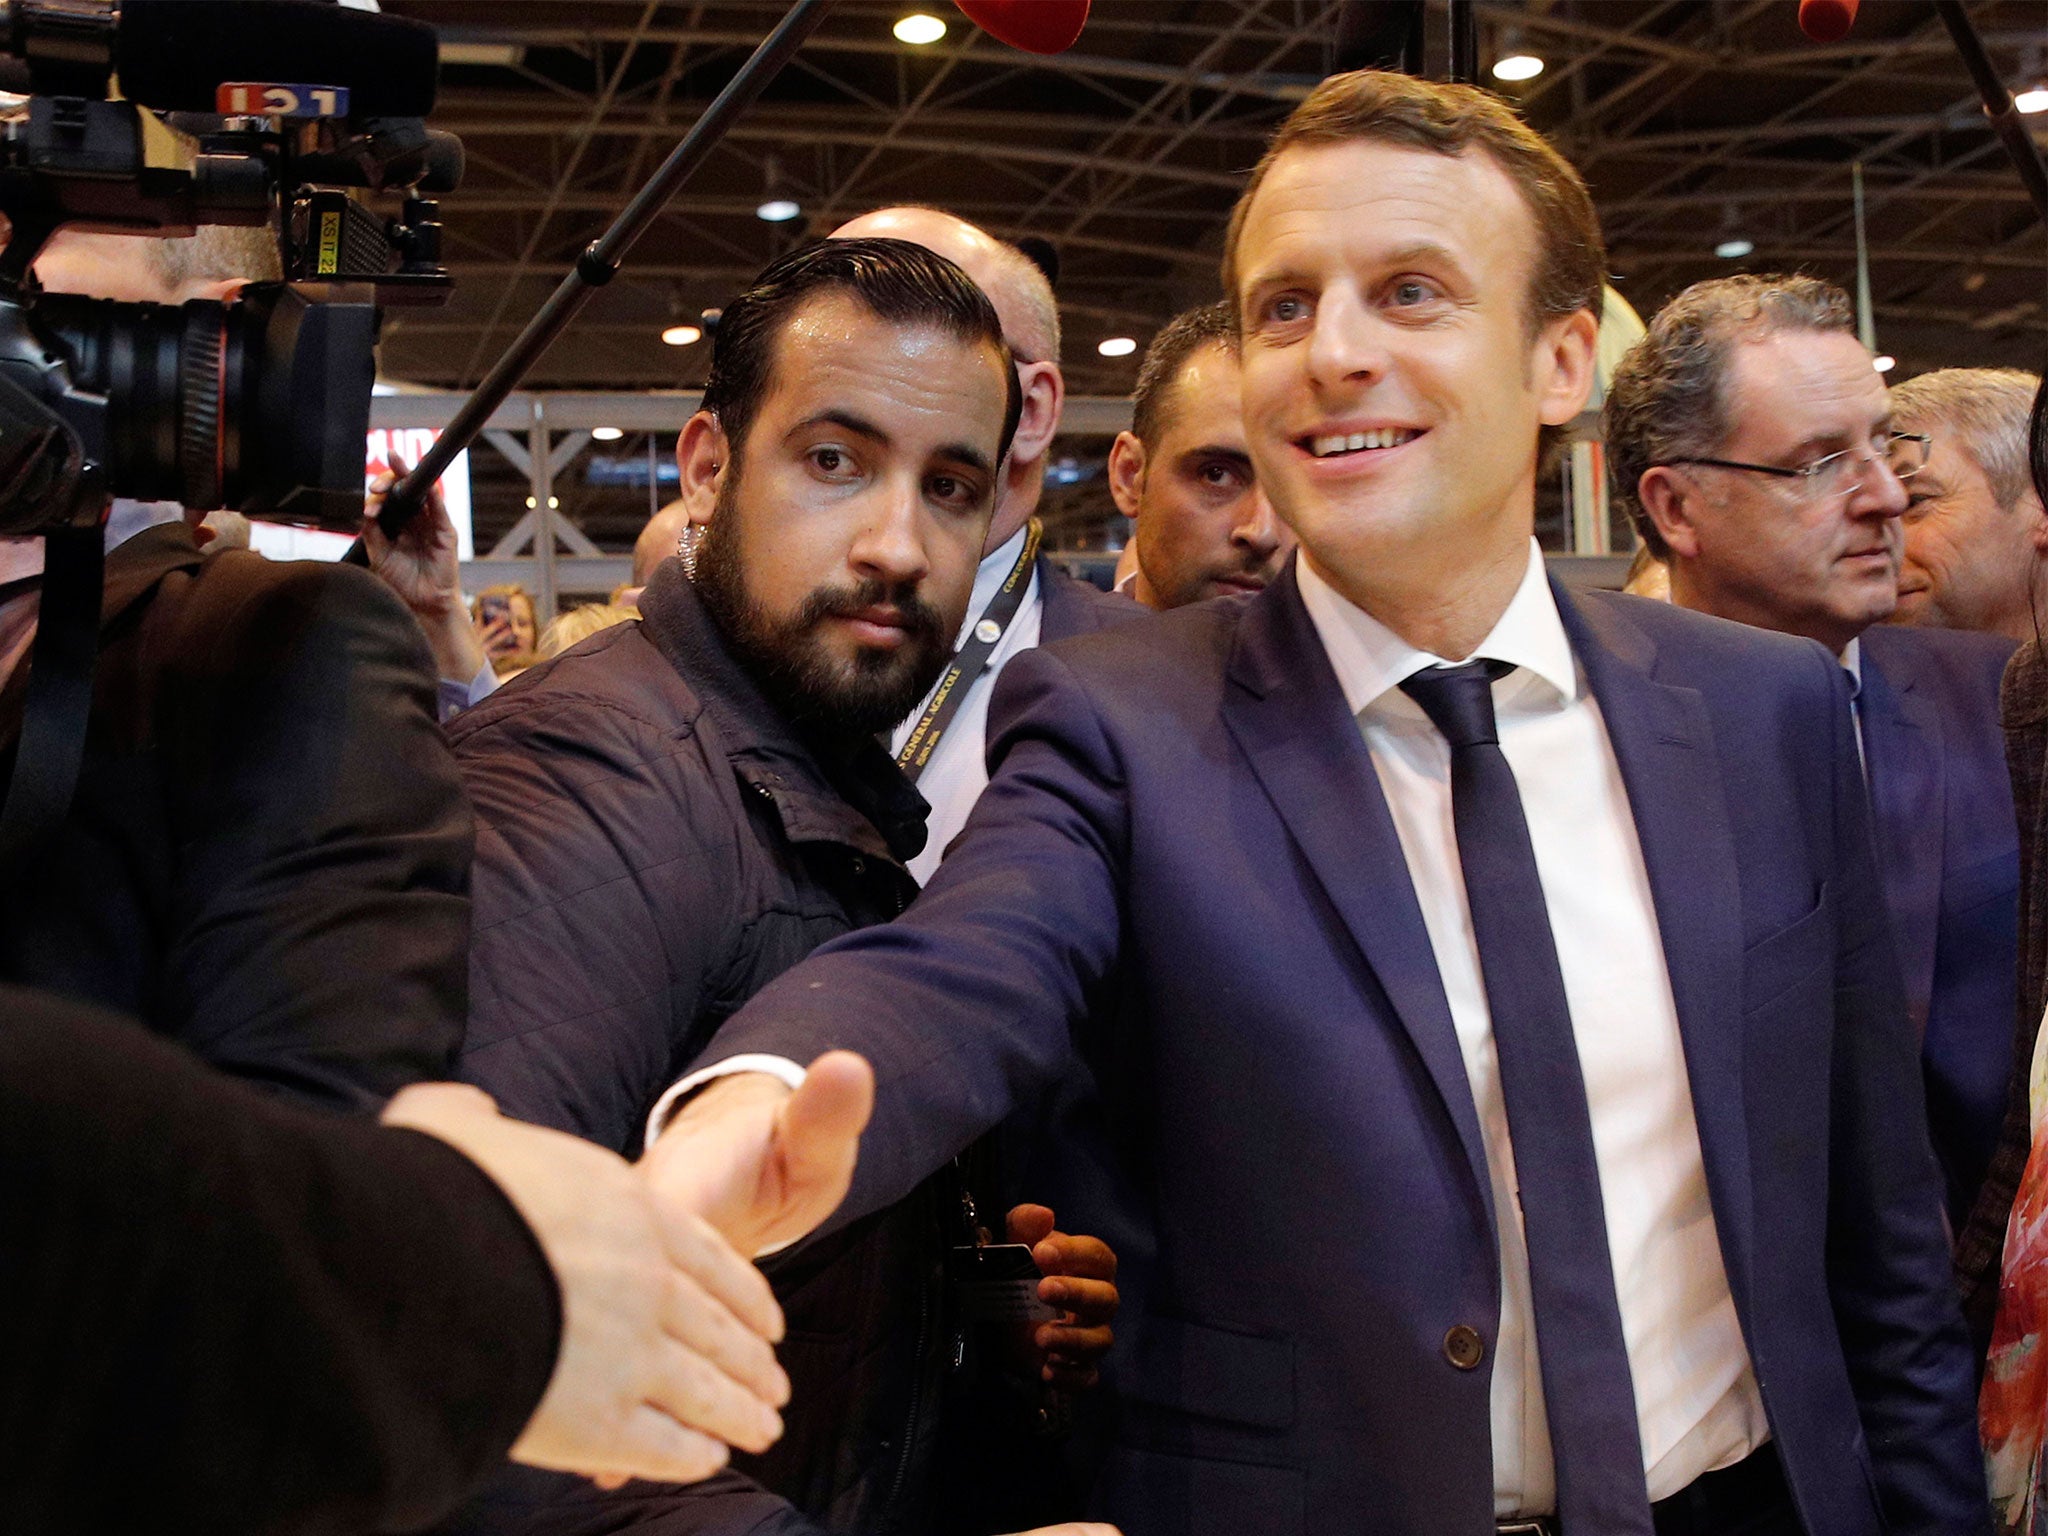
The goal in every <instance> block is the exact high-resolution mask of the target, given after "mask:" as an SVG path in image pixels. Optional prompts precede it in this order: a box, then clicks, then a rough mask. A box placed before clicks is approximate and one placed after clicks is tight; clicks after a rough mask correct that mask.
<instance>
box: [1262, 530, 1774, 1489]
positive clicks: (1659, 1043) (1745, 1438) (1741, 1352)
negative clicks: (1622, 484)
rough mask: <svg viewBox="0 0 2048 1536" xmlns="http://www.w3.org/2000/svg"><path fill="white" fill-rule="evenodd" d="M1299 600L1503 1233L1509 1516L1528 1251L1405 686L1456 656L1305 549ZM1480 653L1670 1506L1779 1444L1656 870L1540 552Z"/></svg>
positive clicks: (1649, 1452) (1643, 1421) (1440, 763)
mask: <svg viewBox="0 0 2048 1536" xmlns="http://www.w3.org/2000/svg"><path fill="white" fill-rule="evenodd" d="M1298 569H1299V572H1300V583H1301V595H1302V601H1303V603H1304V604H1305V605H1306V606H1307V608H1308V612H1309V616H1310V618H1311V619H1312V620H1313V621H1314V623H1315V627H1316V632H1317V634H1318V635H1319V636H1321V638H1322V642H1323V646H1324V648H1325V650H1327V651H1328V653H1329V656H1330V662H1331V665H1332V666H1333V667H1334V668H1335V670H1336V674H1337V679H1338V681H1339V683H1341V684H1342V686H1343V689H1344V697H1345V700H1346V702H1348V703H1349V704H1350V706H1351V709H1352V711H1353V713H1354V714H1356V715H1357V717H1358V723H1359V729H1360V730H1361V731H1362V733H1363V734H1364V737H1365V744H1366V747H1367V749H1368V750H1369V751H1370V753H1371V754H1372V762H1373V767H1374V769H1375V770H1376V771H1377V773H1378V775H1379V781H1380V787H1381V789H1382V790H1383V791H1384V792H1385V794H1386V799H1387V807H1388V809H1389V811H1391V812H1392V815H1393V821H1394V828H1395V831H1396V833H1397V835H1398V836H1399V838H1400V842H1401V852H1402V854H1403V856H1404V857H1405V858H1406V860H1407V864H1408V874H1409V878H1410V879H1411V880H1412V882H1413V883H1414V887H1415V896H1416V900H1417V901H1418V902H1419V903H1420V904H1421V908H1422V918H1423V923H1424V925H1425V926H1426V927H1427V929H1428V931H1429V942H1430V948H1431V949H1432V950H1433V951H1434V952H1435V954H1436V963H1437V971H1438V973H1439V974H1440V975H1441V977H1442V978H1443V986H1444V994H1445V997H1446V999H1447V1001H1448V1002H1449V1004H1450V1012H1451V1021H1452V1024H1453V1025H1454V1026H1455V1028H1456V1029H1457V1033H1458V1045H1459V1049H1460V1050H1461V1052H1462V1053H1463V1055H1464V1059H1465V1075H1466V1078H1467V1080H1468V1081H1469V1082H1470V1084H1471V1088H1472V1099H1473V1103H1474V1106H1475V1107H1476V1108H1477V1110H1478V1115H1479V1128H1480V1132H1481V1135H1482V1137H1483V1138H1484V1141H1485V1144H1486V1161H1487V1170H1488V1173H1489V1175H1490V1176H1491V1179H1492V1184H1493V1206H1494V1212H1495V1215H1496V1218H1497V1221H1498V1224H1499V1227H1500V1260H1501V1318H1500V1334H1499V1337H1498V1338H1497V1339H1494V1340H1491V1341H1489V1342H1490V1345H1491V1348H1492V1350H1493V1396H1492V1404H1493V1490H1494V1509H1495V1512H1496V1513H1497V1514H1498V1515H1500V1516H1503V1517H1508V1516H1515V1515H1534V1514H1548V1513H1551V1512H1552V1511H1553V1510H1554V1509H1555V1507H1556V1479H1555V1476H1554V1471H1553V1464H1552V1460H1551V1451H1550V1432H1549V1428H1548V1425H1547V1423H1546V1421H1545V1418H1544V1408H1543V1382H1542V1377H1541V1375H1540V1373H1539V1368H1538V1363H1537V1353H1536V1337H1535V1331H1534V1327H1535V1325H1534V1320H1533V1318H1532V1316H1531V1312H1530V1297H1529V1256H1528V1250H1527V1248H1526V1247H1525V1245H1524V1241H1523V1237H1522V1222H1521V1209H1520V1205H1519V1202H1518V1199H1517V1196H1516V1192H1515V1190H1516V1185H1515V1168H1514V1152H1513V1149H1512V1147H1511V1145H1510V1143H1509V1137H1508V1121H1507V1107H1506V1104H1505V1102H1504V1101H1503V1099H1502V1095H1501V1084H1500V1064H1499V1059H1498V1057H1497V1056H1496V1054H1495V1050H1494V1041H1493V1021H1492V1018H1491V1015H1490V1013H1489V1011H1488V1008H1487V1001H1486V989H1485V985H1484V982H1483V981H1482V979H1481V974H1480V969H1479V948H1478V944H1477V942H1476V940H1475V939H1474V938H1473V933H1472V915H1471V910H1470V908H1469V906H1468V905H1467V903H1466V899H1465V882H1464V877H1463V874H1462V872H1461V868H1460V865H1459V861H1458V844H1457V835H1456V832H1455V831H1454V830H1453V827H1452V824H1451V783H1450V768H1451V754H1450V747H1449V745H1448V744H1447V743H1446V742H1445V740H1444V738H1443V736H1442V735H1441V734H1440V733H1439V732H1438V731H1437V729H1436V727H1435V726H1433V725H1431V724H1430V723H1429V720H1428V717H1427V716H1425V715H1424V714H1423V712H1422V709H1421V707H1420V706H1419V705H1417V704H1416V703H1415V702H1414V701H1413V700H1412V699H1410V698H1409V697H1408V696H1407V695H1406V694H1404V693H1402V692H1401V691H1400V688H1399V684H1400V683H1401V682H1402V681H1403V680H1404V679H1405V678H1407V677H1409V676H1411V675H1412V674H1414V673H1416V672H1419V671H1421V670H1422V669H1423V668H1425V667H1431V666H1440V665H1444V664H1446V663H1447V662H1450V661H1453V660H1455V661H1461V662H1462V661H1467V660H1470V659H1472V658H1471V657H1457V658H1446V657H1439V656H1432V655H1430V654H1429V653H1427V652H1425V651H1419V650H1416V649H1415V648H1414V647H1413V646H1411V645H1409V644H1408V643H1407V642H1406V641H1404V640H1402V639H1401V638H1400V637H1399V636H1397V635H1395V634H1394V633H1393V632H1392V631H1391V630H1389V629H1388V628H1386V626H1385V625H1383V624H1381V623H1379V622H1378V621H1377V620H1375V619H1373V618H1372V617H1371V616H1369V615H1368V614H1366V613H1365V612H1364V611H1362V610H1361V609H1359V608H1358V607H1357V606H1356V605H1354V604H1352V603H1350V602H1349V601H1347V600H1346V599H1345V598H1343V597H1341V596H1340V595H1338V593H1337V592H1336V591H1335V590H1334V589H1333V588H1332V587H1331V586H1330V585H1329V583H1328V582H1327V581H1325V580H1324V579H1323V578H1322V577H1321V576H1320V575H1319V574H1318V573H1317V572H1316V570H1315V567H1314V565H1313V564H1312V563H1311V562H1310V561H1309V560H1307V559H1306V558H1304V559H1302V560H1301V561H1300V563H1299V566H1298ZM1473 656H1483V657H1486V658H1488V659H1490V660H1496V661H1504V662H1509V663H1511V664H1513V665H1514V666H1515V667H1517V668H1518V669H1519V670H1517V671H1515V672H1513V673H1510V674H1509V675H1508V676H1506V677H1504V678H1502V679H1500V680H1499V681H1498V682H1496V683H1495V684H1494V688H1493V691H1494V707H1495V711H1496V714H1497V717H1498V722H1499V733H1500V746H1501V751H1502V752H1503V753H1504V754H1505V755H1506V757H1507V760H1508V764H1509V766H1510V767H1511V768H1513V769H1514V773H1515V779H1516V782H1517V783H1518V784H1519V786H1520V788H1521V792H1522V809H1523V814H1524V816H1525V817H1526V818H1527V821H1528V824H1529V840H1530V842H1531V843H1532V844H1533V845H1534V848H1535V854H1536V868H1537V873H1538V875H1539V876H1540V877H1541V879H1542V882H1543V893H1544V900H1545V903H1546V905H1547V906H1548V907H1549V911H1550V926H1551V933H1552V936H1553V937H1554V938H1555V940H1556V942H1557V959H1558V967H1559V969H1560V970H1561V971H1562V972H1563V975H1564V989H1565V996H1566V999H1567V1000H1568V1002H1569V1003H1570V1006H1571V1014H1572V1033H1573V1036H1574V1037H1575V1039H1576V1040H1577V1042H1578V1048H1579V1061H1580V1066H1581V1070H1582V1071H1583V1073H1584V1075H1585V1081H1586V1099H1587V1103H1588V1106H1589V1108H1590V1110H1591V1114H1592V1122H1593V1150H1594V1155H1595V1158H1596V1160H1597V1162H1598V1164H1599V1168H1600V1190H1601V1198H1602V1202H1603V1204H1604V1205H1605V1208H1606V1217H1607V1246H1608V1252H1609V1255H1610V1257H1611V1259H1612V1260H1613V1264H1614V1278H1615V1292H1616V1295H1617V1297H1618V1299H1619V1301H1620V1306H1621V1322H1622V1333H1623V1336H1624V1338H1625V1340H1626V1343H1627V1346H1628V1358H1629V1369H1630V1372H1631V1374H1632V1376H1633V1378H1634V1382H1635V1394H1636V1419H1637V1423H1638V1426H1639V1428H1640V1432H1641V1436H1642V1444H1643V1465H1644V1470H1645V1472H1646V1474H1647V1476H1648V1480H1649V1492H1650V1497H1651V1498H1652V1499H1653V1500H1655V1499H1661V1498H1667V1497H1669V1496H1670V1495H1671V1494H1674V1493H1676V1492H1678V1491H1679V1490H1680V1489H1682V1488H1684V1487H1685V1486H1686V1485H1687V1484H1689V1483H1691V1482H1692V1481H1693V1480H1694V1479H1695V1478H1697V1477H1699V1476H1700V1475H1701V1474H1702V1473H1704V1472H1709V1471H1712V1470H1713V1469H1715V1468H1716V1467H1722V1466H1727V1465H1730V1464H1732V1463H1734V1462H1736V1461H1739V1460H1741V1459H1742V1457H1744V1456H1746V1455H1748V1454H1749V1453H1750V1451H1752V1450H1754V1449H1755V1448H1756V1447H1757V1446H1759V1445H1761V1444H1763V1442H1764V1441H1765V1440H1767V1439H1768V1438H1769V1430H1768V1428H1767V1426H1766V1424H1765V1420H1764V1411H1763V1400H1762V1398H1761V1396H1760V1395H1759V1393H1758V1391H1757V1385H1756V1374H1755V1371H1754V1370H1753V1368H1752V1367H1751V1364H1750V1359H1749V1351H1748V1349H1747V1347H1746V1346H1745V1345H1744V1343H1743V1340H1742V1332H1741V1328H1740V1326H1739V1325H1738V1323H1737V1321H1736V1316H1735V1303H1734V1300H1733V1298H1732V1297H1731V1296H1730V1294H1729V1290H1728V1276H1727V1271H1726V1269H1725V1267H1724V1265H1723V1263H1722V1259H1721V1244H1720V1240H1719V1238H1718V1236H1717V1235H1716V1233H1715V1230H1714V1216H1713V1212H1712V1210H1711V1209H1710V1208H1709V1206H1708V1203H1707V1178H1706V1169H1705V1166H1704V1164H1703V1162H1702V1160H1701V1155H1700V1140H1699V1129H1698V1126H1697V1124H1696V1122H1695V1120H1694V1118H1693V1105H1692V1095H1691V1089H1690V1086H1689V1083H1688V1081H1687V1076H1686V1068H1685V1057H1684V1054H1683V1051H1682V1049H1681V1046H1680V1039H1679V1032H1678V1013H1677V1007H1676V1005H1675V1003H1674V1002H1673V1000H1672V996H1671V979H1670V976H1669V974H1668V972H1667V971H1666V968H1665V964H1664V951H1663V947H1662V944H1661V942H1660V940H1659V937H1658V930H1657V915H1656V911H1655V909H1654V907H1653V906H1652V904H1651V899H1650V886H1649V876H1648V873H1647V872H1646V870H1645V869H1644V866H1643V855H1642V848H1641V846H1640V844H1639V843H1638V841H1637V838H1636V828H1635V820H1634V818H1633V816H1632V814H1631V813H1630V810H1629V804H1628V794H1627V791H1626V789H1625V788H1624V786H1623V784H1622V781H1621V772H1620V768H1619V766H1618V765H1617V763H1616V761H1615V756H1614V748H1613V744H1612V743H1611V742H1610V741H1609V739H1608V735H1607V728H1606V725H1605V724H1604V722H1603V721H1602V719H1601V716H1600V706H1599V704H1598V703H1597V702H1596V701H1595V700H1594V698H1593V696H1592V694H1591V693H1590V692H1589V691H1588V689H1587V687H1586V682H1585V677H1584V675H1583V672H1582V671H1581V669H1580V668H1579V666H1578V664H1577V662H1576V660H1575V659H1574V657H1573V655H1572V649H1571V643H1570V641H1569V640H1568V639H1567V638H1566V635H1565V632H1564V625H1563V622H1562V620H1561V619H1560V618H1559V617H1558V612H1557V604H1556V602H1555V600H1554V599H1553V598H1552V596H1551V592H1550V587H1549V584H1548V582H1547V581H1546V579H1545V576H1544V569H1543V557H1542V554H1541V552H1540V551H1539V550H1538V549H1537V548H1536V546H1535V544H1534V542H1533V541H1532V542H1531V544H1530V550H1529V568H1528V572H1527V574H1526V575H1525V576H1524V577H1523V580H1522V584H1521V587H1520V588H1519V589H1518V590H1517V591H1516V593H1515V596H1514V600H1513V601H1512V602H1511V603H1510V604H1509V605H1508V608H1507V611H1506V612H1505V613H1504V614H1502V615H1501V618H1500V621H1499V622H1498V623H1497V624H1496V625H1495V626H1494V628H1493V632H1492V633H1491V634H1490V635H1488V636H1487V637H1486V639H1485V641H1484V642H1483V643H1482V644H1481V645H1480V646H1479V648H1478V649H1477V650H1476V651H1474V652H1473Z"/></svg>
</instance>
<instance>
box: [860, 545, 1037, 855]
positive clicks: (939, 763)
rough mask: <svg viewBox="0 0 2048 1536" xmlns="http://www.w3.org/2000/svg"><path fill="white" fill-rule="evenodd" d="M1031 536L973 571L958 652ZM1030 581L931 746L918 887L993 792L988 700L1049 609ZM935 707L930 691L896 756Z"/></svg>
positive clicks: (902, 731)
mask: <svg viewBox="0 0 2048 1536" xmlns="http://www.w3.org/2000/svg"><path fill="white" fill-rule="evenodd" d="M1027 531H1028V530H1026V529H1023V528H1019V529H1018V530H1017V531H1016V533H1015V534H1014V535H1012V536H1011V537H1010V538H1009V539H1008V540H1006V541H1005V542H1004V543H1003V545H1002V546H1001V547H1000V548H998V549H993V550H991V551H989V553H987V554H985V555H983V556H982V557H981V565H980V567H979V569H977V570H976V571H975V573H974V595H973V596H972V597H970V598H969V599H968V600H967V618H966V621H965V622H964V623H963V624H962V625H961V626H960V633H959V635H958V636H957V637H956V638H955V639H954V642H953V648H954V649H955V650H958V649H959V648H960V647H961V646H963V645H965V644H966V643H967V640H968V637H969V636H970V635H972V634H973V633H974V626H975V625H976V624H977V623H979V622H980V620H981V616H982V614H983V613H984V612H985V611H986V610H987V608H988V605H989V604H990V603H992V602H993V601H995V595H996V591H997V589H998V588H1000V587H1001V586H1002V584H1003V580H1004V578H1005V577H1007V576H1008V575H1009V574H1010V568H1011V567H1012V566H1014V565H1015V564H1016V563H1017V557H1018V556H1019V555H1021V554H1022V553H1023V552H1024V538H1025V534H1026V532H1027ZM1027 582H1028V584H1027V585H1026V586H1025V588H1024V599H1023V601H1022V602H1020V603H1019V604H1018V605H1017V612H1016V615H1015V616H1014V617H1013V618H1012V619H1011V620H1010V627H1009V628H1008V629H1007V630H1005V631H1004V633H1003V637H1002V639H1000V640H999V641H997V642H996V648H995V649H994V650H993V651H991V652H990V653H989V658H988V666H987V667H986V668H984V669H983V671H982V674H981V676H979V677H977V678H976V679H975V680H974V681H973V682H972V683H971V684H970V685H969V686H968V689H967V698H966V700H965V702H963V703H962V704H961V706H960V710H959V713H957V714H956V715H954V716H953V721H952V723H951V724H950V725H948V726H947V727H946V733H945V735H943V736H941V737H940V738H939V744H938V745H937V746H936V747H934V748H933V749H932V755H931V757H930V758H929V759H928V760H927V761H926V763H925V765H924V772H923V773H921V774H919V775H918V780H917V792H918V793H919V794H921V795H923V796H924V798H925V803H926V804H927V805H929V806H930V807H931V808H932V809H931V814H930V815H929V816H928V817H926V818H925V844H924V851H923V852H921V853H920V854H918V856H917V857H916V858H914V859H912V860H911V861H910V873H911V874H912V875H914V876H915V877H916V879H917V883H918V884H919V885H923V884H924V883H925V882H926V881H927V880H929V879H931V877H932V871H934V870H935V869H937V868H938V867H939V860H940V858H941V857H943V856H944V854H945V852H946V845H947V844H948V843H950V842H952V841H953V839H954V838H956V837H958V836H959V835H960V829H961V828H962V827H964V826H966V825H967V813H968V812H969V811H971V810H973V809H974V802H975V801H977V800H979V799H980V798H981V792H982V791H983V790H984V789H987V788H988V700H989V695H990V694H991V693H993V692H994V691H995V686H996V676H997V674H998V673H1000V672H1001V671H1002V670H1003V668H1004V667H1005V666H1006V665H1008V664H1009V660H1010V658H1011V657H1012V656H1015V655H1016V654H1017V653H1018V652H1020V651H1028V650H1030V649H1031V648H1032V647H1033V646H1034V645H1036V644H1038V621H1039V617H1040V612H1041V608H1042V605H1041V603H1040V602H1039V593H1038V572H1037V571H1035V570H1034V571H1033V572H1032V573H1031V575H1030V576H1029V577H1028V578H1027ZM932 687H933V689H934V690H936V689H937V687H938V684H937V683H934V684H932ZM930 703H931V695H930V694H926V695H925V696H924V698H923V699H921V700H919V701H918V706H917V708H916V709H914V710H912V711H911V712H910V718H909V719H907V720H905V721H904V722H903V723H902V724H901V725H899V726H897V727H896V729H895V730H894V731H893V732H892V733H891V734H890V736H889V750H890V751H891V752H892V753H895V752H901V751H902V750H903V743H904V742H906V741H908V740H909V739H910V733H911V731H912V730H914V729H915V728H916V726H917V722H918V720H919V719H920V718H922V717H923V715H924V712H925V708H926V706H928V705H929V704H930Z"/></svg>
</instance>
